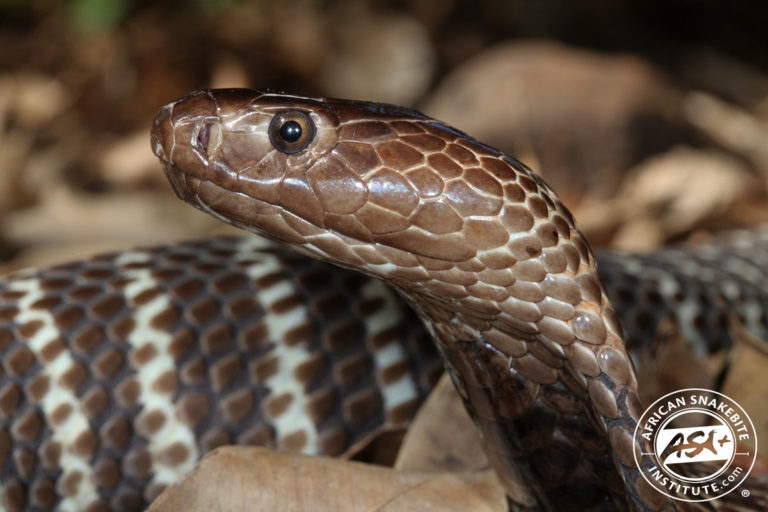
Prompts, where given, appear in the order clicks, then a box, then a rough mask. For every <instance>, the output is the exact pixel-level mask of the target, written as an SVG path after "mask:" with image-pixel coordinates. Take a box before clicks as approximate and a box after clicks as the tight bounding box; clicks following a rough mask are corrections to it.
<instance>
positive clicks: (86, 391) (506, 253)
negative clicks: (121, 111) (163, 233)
mask: <svg viewBox="0 0 768 512" xmlns="http://www.w3.org/2000/svg"><path fill="white" fill-rule="evenodd" d="M152 148H153V150H154V152H155V154H156V155H157V156H158V157H159V158H160V160H161V161H162V163H163V166H164V168H165V172H166V174H167V176H168V178H169V179H170V181H171V184H172V186H173V188H174V190H175V192H176V193H177V195H179V197H181V198H182V199H184V200H186V201H188V202H190V203H191V204H193V205H194V206H196V207H198V208H200V209H202V210H204V211H206V212H209V213H211V214H213V215H215V216H216V217H219V218H221V219H222V220H224V221H226V222H229V223H231V224H234V225H236V226H239V227H243V228H245V229H248V230H251V231H255V232H257V233H259V234H260V235H263V236H265V237H266V238H268V239H271V240H272V241H276V242H278V244H280V245H282V246H287V247H288V248H289V249H290V250H289V249H285V248H283V247H280V246H279V245H275V244H273V243H271V242H267V241H266V240H264V239H263V238H252V237H242V238H238V237H219V238H212V239H208V240H203V241H193V242H187V243H182V244H177V245H173V246H160V247H153V248H146V249H137V250H133V251H126V252H121V253H115V254H108V255H103V256H99V257H95V258H93V259H91V260H88V261H82V262H77V263H72V264H65V265H60V266H57V267H53V268H50V269H44V270H29V271H21V272H18V273H16V274H14V275H12V276H9V277H8V278H6V279H5V280H4V281H3V282H1V283H0V350H1V351H2V361H3V367H2V376H1V377H0V421H1V422H2V424H1V425H0V477H1V479H2V489H0V492H1V493H2V496H1V497H2V505H3V507H4V508H5V509H6V510H25V509H26V510H53V509H56V510H92V511H96V510H140V509H143V508H144V507H146V506H147V504H148V503H149V502H150V501H151V500H152V499H153V498H154V497H156V496H157V495H158V494H159V493H160V492H161V491H162V489H163V488H165V487H166V486H167V485H169V484H171V483H173V482H174V481H177V480H178V479H179V478H180V477H181V476H183V474H185V473H186V472H187V471H189V469H190V468H191V467H192V466H193V465H194V463H195V462H196V460H197V459H199V457H200V456H202V455H203V454H205V453H206V452H208V451H210V450H212V449H213V448H215V447H217V446H221V445H224V444H232V443H240V444H260V445H267V446H275V447H279V448H283V449H289V450H294V451H301V452H304V453H310V454H327V455H349V454H351V453H354V452H355V451H356V450H358V449H359V448H360V447H361V446H363V445H364V444H365V443H366V442H367V441H368V440H370V439H371V438H372V437H374V436H375V435H376V434H377V432H380V431H382V430H386V429H388V428H392V427H397V426H403V425H405V424H407V422H408V421H409V419H410V418H411V417H412V415H413V413H414V411H415V410H416V408H417V407H418V405H419V404H420V402H421V401H422V400H423V398H424V397H425V395H426V393H427V392H428V391H429V389H430V388H431V386H432V385H433V384H434V382H435V381H436V378H437V376H438V375H439V373H440V370H441V368H442V365H444V366H445V368H446V369H447V370H448V372H449V374H450V376H451V378H452V379H453V381H454V383H455V385H456V387H457V390H458V391H459V394H460V395H461V397H462V399H463V401H464V403H465V405H466V408H467V410H468V411H469V413H470V415H471V416H472V418H473V420H474V421H475V424H476V425H477V427H478V429H479V430H480V433H481V437H482V439H483V443H484V448H485V450H486V453H487V455H488V458H489V460H490V461H491V463H492V464H493V466H494V467H495V469H496V471H497V474H498V475H499V477H500V479H501V481H502V483H503V484H504V485H505V487H506V488H507V490H508V494H509V496H510V505H511V506H513V507H515V508H533V509H543V510H563V509H571V510H624V509H634V510H661V509H664V510H675V509H678V510H696V509H697V508H695V507H693V506H692V505H690V504H686V503H682V502H676V501H669V500H667V499H666V498H665V497H664V496H663V495H661V494H659V493H657V492H655V491H654V490H653V489H651V488H650V487H649V486H648V485H647V484H645V482H644V481H643V480H642V478H640V477H639V475H638V469H637V467H636V463H635V462H634V460H633V455H632V454H633V450H635V449H637V447H636V446H634V444H633V443H634V441H633V439H632V432H633V430H634V427H635V424H636V422H637V418H638V417H639V415H640V413H641V412H642V406H641V405H640V401H639V399H638V396H637V385H638V384H637V380H636V377H635V373H634V370H633V366H632V364H631V361H630V357H629V355H628V353H627V351H626V349H625V340H627V341H628V342H629V347H630V349H631V351H632V354H633V355H636V354H638V353H640V352H641V351H643V350H645V349H647V346H648V344H649V341H650V339H651V338H652V337H653V334H654V332H655V330H656V329H657V327H658V325H659V323H660V322H662V320H664V319H670V318H671V319H672V320H673V321H674V322H675V323H676V324H677V326H678V328H679V330H680V331H681V332H682V333H683V334H684V335H685V338H686V340H687V341H686V342H687V343H689V344H690V346H691V349H692V351H693V352H694V353H697V354H702V355H706V354H711V353H716V352H720V351H724V350H727V349H728V348H729V347H730V344H731V340H730V338H729V334H728V331H727V329H726V327H727V323H728V321H729V318H730V317H736V318H738V319H740V320H741V321H742V322H743V324H744V325H745V326H746V328H747V329H749V330H750V331H751V332H752V333H753V334H755V335H756V336H758V337H762V338H763V339H765V337H766V336H765V335H766V333H768V321H767V320H766V312H765V311H766V310H765V305H766V303H768V301H767V300H766V299H768V297H766V292H765V290H767V289H768V287H766V284H768V283H766V277H765V275H764V272H763V270H762V269H764V268H766V265H768V261H766V260H768V256H767V255H768V250H766V249H768V235H766V234H764V233H762V234H760V236H754V235H750V236H747V235H738V234H737V235H733V236H731V237H730V239H728V240H725V242H724V243H713V244H710V245H707V246H704V247H701V248H691V249H686V248H683V249H670V250H664V251H660V252H657V253H653V254H648V255H623V254H618V253H611V252H603V253H599V254H598V255H597V257H595V255H594V254H593V253H592V251H591V250H590V249H589V246H588V245H587V243H586V241H585V240H584V239H583V237H582V235H581V234H580V233H579V232H578V230H577V229H576V228H575V226H574V221H573V218H572V216H571V214H570V213H569V212H568V210H567V209H566V208H565V207H564V206H563V205H562V204H561V203H560V202H559V200H558V199H557V196H556V194H555V193H554V192H553V191H552V190H551V189H550V188H549V187H548V186H547V185H546V184H545V183H544V182H543V181H542V180H541V179H540V178H539V177H537V176H536V175H535V174H534V173H533V172H531V171H530V170H529V169H527V168H526V167H525V166H524V165H522V164H520V163H519V162H517V161H515V160H514V159H512V158H510V157H508V156H506V155H504V154H502V153H500V152H498V151H496V150H495V149H493V148H490V147H488V146H486V145H484V144H482V143H480V142H478V141H476V140H474V139H472V138H471V137H470V136H468V135H466V134H464V133H462V132H460V131H458V130H456V129H454V128H451V127H449V126H446V125H444V124H442V123H440V122H438V121H435V120H433V119H431V118H429V117H426V116H424V115H423V114H421V113H419V112H416V111H413V110H410V109H406V108H402V107H396V106H392V105H383V104H376V103H365V102H354V101H346V100H330V99H310V98H302V97H297V96H289V95H282V94H274V93H261V92H258V91H251V90H239V89H238V90H215V91H199V92H196V93H193V94H191V95H189V96H186V97H184V98H182V99H180V100H177V101H175V102H172V103H169V104H168V105H166V106H165V107H164V108H163V109H162V110H161V111H160V113H159V114H158V116H157V117H156V119H155V122H154V126H153V130H152ZM296 252H299V253H302V254H304V255H309V256H311V257H312V258H315V259H319V260H324V261H326V262H331V263H334V264H336V265H339V266H340V267H346V268H340V267H336V266H330V265H328V264H327V263H323V262H320V261H316V260H315V259H308V258H305V257H303V256H299V255H297V254H296ZM596 261H599V266H600V273H599V274H598V270H597V265H596ZM360 272H362V274H361V273H360ZM381 280H383V281H386V282H387V283H388V284H389V285H391V287H392V288H393V289H394V290H395V291H394V292H393V291H392V288H389V287H387V286H385V285H384V284H383V283H382V281H381ZM603 282H605V283H606V284H607V288H606V287H604V285H603ZM609 297H610V298H611V299H613V301H614V305H615V307H616V311H617V312H618V313H619V315H618V316H617V315H616V314H615V313H614V309H613V308H612V307H611V305H610V302H609ZM406 304H408V306H410V307H408V306H406ZM621 324H623V325H624V328H625V330H626V331H625V332H626V337H625V335H624V334H623V331H622V327H621ZM432 340H434V344H433V343H432ZM441 361H442V363H441ZM736 494H737V493H732V495H735V496H732V495H728V498H729V499H728V500H725V499H723V500H720V501H721V502H709V503H707V504H705V505H702V507H703V508H702V509H707V507H710V508H712V507H717V506H721V507H723V509H725V510H727V509H728V507H731V509H738V508H739V507H743V508H745V509H749V508H750V507H751V508H752V509H755V510H759V509H761V507H764V505H765V504H764V503H762V502H760V501H759V500H758V499H754V498H753V499H752V500H739V497H738V496H737V495H736Z"/></svg>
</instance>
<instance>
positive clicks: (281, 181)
mask: <svg viewBox="0 0 768 512" xmlns="http://www.w3.org/2000/svg"><path fill="white" fill-rule="evenodd" d="M152 146H153V149H154V151H155V154H157V155H158V157H160V159H161V161H162V162H163V164H164V167H165V170H166V173H167V175H168V177H169V179H170V181H171V183H172V185H173V188H174V190H175V191H176V193H177V195H179V197H181V198H182V199H184V200H186V201H187V202H189V203H191V204H193V205H194V206H196V207H198V208H200V209H202V210H204V211H206V212H208V213H211V214H213V215H215V216H217V217H219V218H221V219H222V220H225V221H226V222H229V223H231V224H234V225H236V226H239V227H243V228H246V229H248V230H251V231H255V232H257V233H260V234H262V235H266V236H267V237H269V238H272V239H275V240H278V241H279V242H281V243H283V244H285V245H289V246H291V247H293V248H294V249H297V250H298V251H300V252H302V253H305V254H309V255H311V256H314V257H316V258H320V259H324V260H327V261H330V262H333V263H336V264H339V265H342V266H347V267H351V268H355V269H357V270H362V271H363V272H366V273H368V274H370V275H374V276H376V277H380V278H383V279H385V280H387V281H389V282H391V283H393V284H394V285H395V286H397V287H398V288H400V289H401V291H405V292H406V294H407V295H413V294H414V293H417V294H421V295H424V296H428V297H431V298H434V299H438V300H447V301H461V302H462V303H463V304H464V305H465V306H466V305H475V306H476V307H477V308H480V309H482V310H483V311H484V312H486V313H490V314H496V313H498V312H499V310H504V309H509V310H510V311H513V312H515V313H518V314H517V315H516V316H517V317H518V319H520V320H521V321H522V323H523V324H524V327H525V330H526V331H527V332H533V331H535V330H536V328H535V326H534V325H533V323H532V322H535V321H536V320H538V319H539V318H540V317H541V313H540V312H539V311H538V309H537V308H533V307H532V306H530V305H527V304H524V303H530V302H531V301H536V300H541V299H542V297H543V296H544V292H543V291H542V289H543V288H556V289H558V290H560V291H562V293H560V294H559V295H558V296H561V295H562V296H565V298H567V299H568V300H569V302H571V303H578V302H579V300H580V295H579V293H578V286H576V285H575V284H562V283H561V281H562V279H561V278H560V277H558V276H557V275H556V274H558V273H563V272H566V273H568V274H569V277H568V279H567V281H568V282H569V283H572V277H573V274H574V273H576V272H577V271H579V270H580V269H581V270H585V269H588V267H589V265H590V257H591V256H590V254H589V250H588V248H587V246H586V244H585V243H584V242H583V240H582V238H581V236H580V235H579V234H578V232H577V231H576V230H575V229H574V228H573V219H572V217H571V215H570V213H569V212H568V211H567V209H565V207H564V206H563V205H562V204H561V203H560V202H559V201H558V200H557V198H556V196H555V194H554V193H553V192H552V191H551V190H550V189H549V188H548V187H547V186H546V185H545V184H544V183H543V182H542V181H541V180H540V179H539V178H538V177H537V176H536V175H534V174H533V173H532V172H531V171H530V170H529V169H528V168H526V167H525V166H523V165H522V164H520V163H519V162H517V161H515V160H514V159H512V158H510V157H508V156H506V155H504V154H502V153H500V152H499V151H497V150H495V149H493V148H490V147H488V146H486V145H484V144H482V143H480V142H478V141H476V140H475V139H473V138H472V137H470V136H469V135H467V134H465V133H462V132H460V131H459V130H456V129H454V128H451V127H449V126H447V125H445V124H443V123H440V122H439V121H436V120H434V119H432V118H429V117H427V116H425V115H423V114H421V113H419V112H416V111H414V110H411V109H407V108H403V107H396V106H393V105H385V104H378V103H366V102H357V101H348V100H334V99H311V98H302V97H297V96H290V95H282V94H272V93H263V92H259V91H253V90H245V89H227V90H209V91H199V92H195V93H192V94H190V95H189V96H186V97H184V98H181V99H179V100H177V101H174V102H172V103H169V104H168V105H166V106H165V107H163V108H162V110H161V111H160V113H159V114H158V115H157V117H156V119H155V122H154V127H153V130H152ZM489 305H490V306H489ZM569 307H570V306H569Z"/></svg>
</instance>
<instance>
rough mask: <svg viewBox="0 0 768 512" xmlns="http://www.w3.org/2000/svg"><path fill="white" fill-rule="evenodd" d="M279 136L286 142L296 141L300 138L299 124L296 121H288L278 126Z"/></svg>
mask: <svg viewBox="0 0 768 512" xmlns="http://www.w3.org/2000/svg"><path fill="white" fill-rule="evenodd" d="M280 137H282V139H283V140H284V141H286V142H296V141H297V140H299V139H300V138H301V125H300V124H299V123H297V122H296V121H288V122H287V123H285V124H283V126H281V127H280Z"/></svg>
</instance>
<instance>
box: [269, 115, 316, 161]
mask: <svg viewBox="0 0 768 512" xmlns="http://www.w3.org/2000/svg"><path fill="white" fill-rule="evenodd" d="M316 132H317V130H316V128H315V123H314V122H313V121H312V118H311V117H309V114H307V113H306V112H303V111H301V110H284V111H282V112H279V113H278V114H276V115H275V117H273V118H272V121H271V122H270V123H269V140H270V141H271V142H272V145H273V146H274V147H275V148H276V149H277V150H278V151H281V152H283V153H286V154H288V155H292V154H294V153H298V152H299V151H302V150H304V149H306V148H307V146H309V145H310V144H311V143H312V141H313V140H315V134H316Z"/></svg>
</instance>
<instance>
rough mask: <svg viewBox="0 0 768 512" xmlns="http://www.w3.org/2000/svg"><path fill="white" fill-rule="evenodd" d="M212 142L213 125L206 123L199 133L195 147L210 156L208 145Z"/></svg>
mask: <svg viewBox="0 0 768 512" xmlns="http://www.w3.org/2000/svg"><path fill="white" fill-rule="evenodd" d="M210 141H211V124H210V123H204V124H203V125H202V126H201V127H200V131H198V132H197V140H196V141H195V146H196V147H197V149H199V150H200V151H202V152H203V153H205V154H208V143H209V142H210Z"/></svg>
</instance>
